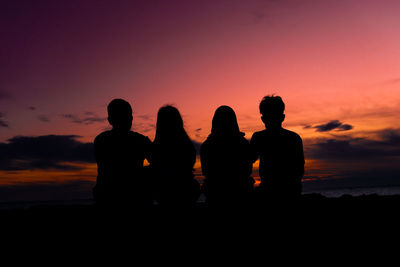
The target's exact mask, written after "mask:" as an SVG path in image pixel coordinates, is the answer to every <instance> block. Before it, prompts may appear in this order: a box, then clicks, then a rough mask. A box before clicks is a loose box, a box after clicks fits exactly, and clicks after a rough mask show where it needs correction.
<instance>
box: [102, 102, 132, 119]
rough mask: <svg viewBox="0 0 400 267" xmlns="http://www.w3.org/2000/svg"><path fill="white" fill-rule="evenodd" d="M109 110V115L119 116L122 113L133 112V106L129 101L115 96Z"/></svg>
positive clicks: (108, 107)
mask: <svg viewBox="0 0 400 267" xmlns="http://www.w3.org/2000/svg"><path fill="white" fill-rule="evenodd" d="M107 112H108V116H111V117H112V116H115V115H116V116H118V115H120V114H127V113H132V107H131V105H130V104H129V103H128V102H127V101H125V100H123V99H121V98H115V99H113V100H112V101H111V102H110V104H108V106H107Z"/></svg>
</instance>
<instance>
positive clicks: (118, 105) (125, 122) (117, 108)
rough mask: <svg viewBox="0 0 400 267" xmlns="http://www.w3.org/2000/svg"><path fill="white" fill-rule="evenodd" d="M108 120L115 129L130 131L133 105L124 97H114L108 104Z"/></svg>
mask: <svg viewBox="0 0 400 267" xmlns="http://www.w3.org/2000/svg"><path fill="white" fill-rule="evenodd" d="M107 111H108V122H109V123H110V124H111V125H112V127H113V130H116V131H121V132H125V131H129V130H130V129H131V127H132V119H133V117H132V108H131V105H130V104H129V103H128V102H126V101H125V100H123V99H119V98H117V99H113V100H112V101H111V102H110V104H108V106H107Z"/></svg>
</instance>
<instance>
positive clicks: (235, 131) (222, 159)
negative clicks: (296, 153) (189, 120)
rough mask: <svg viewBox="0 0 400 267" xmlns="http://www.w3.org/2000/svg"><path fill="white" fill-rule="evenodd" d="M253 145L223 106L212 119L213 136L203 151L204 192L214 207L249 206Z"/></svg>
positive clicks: (234, 116) (233, 116) (228, 108)
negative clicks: (246, 204) (247, 204)
mask: <svg viewBox="0 0 400 267" xmlns="http://www.w3.org/2000/svg"><path fill="white" fill-rule="evenodd" d="M251 156H252V155H251V150H250V144H249V142H248V141H247V140H246V139H245V138H244V133H242V132H240V130H239V126H238V123H237V119H236V114H235V112H234V111H233V109H232V108H230V107H228V106H220V107H219V108H218V109H217V110H216V111H215V114H214V117H213V119H212V129H211V134H210V135H209V136H208V138H207V139H206V141H204V143H203V144H202V145H201V148H200V159H201V168H202V172H203V175H204V176H205V180H204V183H203V187H202V189H203V192H204V194H205V196H206V201H207V203H208V204H210V205H238V204H245V203H247V201H248V200H249V196H250V194H251V192H252V191H253V184H254V180H253V178H252V177H251V172H252V163H253V162H252V157H251Z"/></svg>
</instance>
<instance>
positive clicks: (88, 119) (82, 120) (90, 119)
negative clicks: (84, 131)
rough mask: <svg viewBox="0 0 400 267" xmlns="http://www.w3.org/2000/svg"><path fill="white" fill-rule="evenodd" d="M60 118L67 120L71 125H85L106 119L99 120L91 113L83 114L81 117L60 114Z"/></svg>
mask: <svg viewBox="0 0 400 267" xmlns="http://www.w3.org/2000/svg"><path fill="white" fill-rule="evenodd" d="M60 116H61V117H62V118H65V119H68V120H69V121H70V122H72V123H77V124H85V125H89V124H93V123H98V122H104V121H106V118H101V117H99V116H97V115H96V114H94V113H93V112H85V113H84V115H83V116H79V115H76V114H61V115H60Z"/></svg>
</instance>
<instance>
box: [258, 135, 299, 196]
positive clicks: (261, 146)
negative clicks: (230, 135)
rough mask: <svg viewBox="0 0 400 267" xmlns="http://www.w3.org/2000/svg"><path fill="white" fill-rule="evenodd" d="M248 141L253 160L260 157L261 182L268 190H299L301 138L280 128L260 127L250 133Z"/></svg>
mask: <svg viewBox="0 0 400 267" xmlns="http://www.w3.org/2000/svg"><path fill="white" fill-rule="evenodd" d="M250 144H251V145H252V148H253V151H254V158H253V160H254V161H256V160H257V159H258V157H259V158H260V169H259V171H260V178H261V186H266V187H267V186H268V187H269V189H271V190H277V191H291V190H292V189H293V190H298V189H299V186H300V190H301V178H302V176H303V174H304V154H303V142H302V140H301V138H300V136H299V135H298V134H296V133H295V132H292V131H289V130H286V129H283V128H281V129H280V130H279V131H277V132H273V131H268V130H264V131H260V132H256V133H254V134H253V136H252V138H251V141H250Z"/></svg>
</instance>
